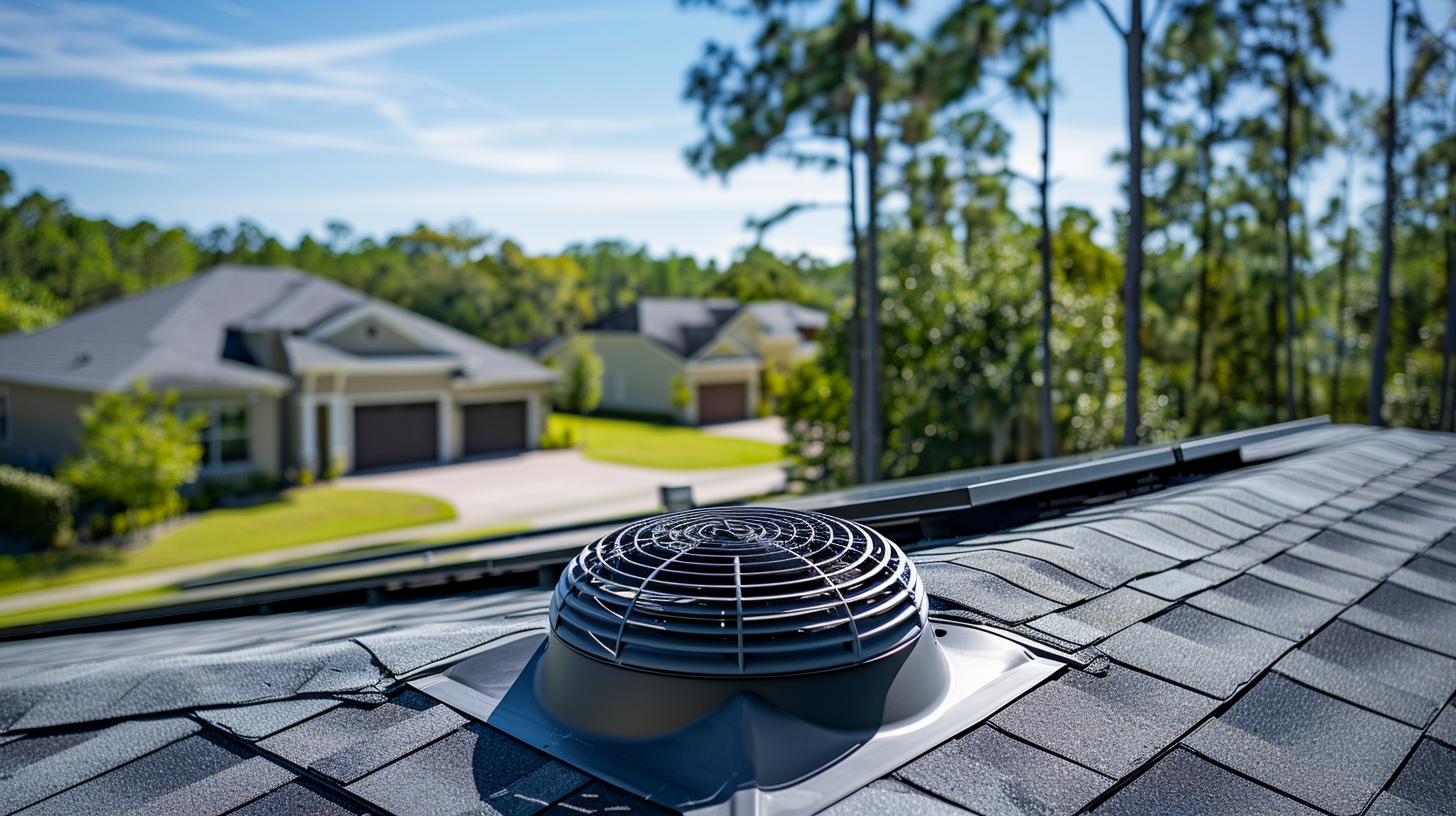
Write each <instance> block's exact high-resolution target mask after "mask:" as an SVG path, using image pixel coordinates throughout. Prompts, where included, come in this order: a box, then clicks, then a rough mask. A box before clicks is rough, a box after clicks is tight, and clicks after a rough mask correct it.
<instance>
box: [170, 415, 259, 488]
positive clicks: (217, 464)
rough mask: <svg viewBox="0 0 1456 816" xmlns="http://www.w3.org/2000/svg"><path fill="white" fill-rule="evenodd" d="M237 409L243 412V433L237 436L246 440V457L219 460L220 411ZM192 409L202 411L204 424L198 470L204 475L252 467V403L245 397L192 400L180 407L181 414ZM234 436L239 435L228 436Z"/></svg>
mask: <svg viewBox="0 0 1456 816" xmlns="http://www.w3.org/2000/svg"><path fill="white" fill-rule="evenodd" d="M233 408H241V409H242V410H243V412H244V414H245V415H246V417H247V419H246V424H247V432H246V433H245V434H244V435H243V436H242V437H240V438H241V439H243V440H245V441H246V442H247V443H248V458H247V459H244V460H242V461H240V462H224V461H222V443H223V442H224V441H226V440H224V438H223V430H222V421H221V417H222V412H223V411H224V410H228V409H233ZM193 411H206V412H207V415H208V425H207V427H206V428H204V429H203V430H202V438H201V439H200V440H199V441H200V443H201V444H202V446H203V447H204V448H205V451H204V452H203V455H202V472H203V473H205V474H217V473H247V472H249V471H251V470H253V469H254V468H253V406H252V405H250V404H249V403H248V402H247V401H246V400H222V401H216V402H193V403H188V404H187V405H185V406H183V413H184V414H191V413H192V412H193ZM231 438H232V439H237V438H239V437H231Z"/></svg>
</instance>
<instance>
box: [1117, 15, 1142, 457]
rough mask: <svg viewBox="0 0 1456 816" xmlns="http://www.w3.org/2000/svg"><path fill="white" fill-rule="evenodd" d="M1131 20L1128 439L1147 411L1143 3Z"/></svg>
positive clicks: (1125, 299) (1133, 438)
mask: <svg viewBox="0 0 1456 816" xmlns="http://www.w3.org/2000/svg"><path fill="white" fill-rule="evenodd" d="M1129 6H1130V8H1131V12H1132V13H1131V14H1130V15H1129V18H1128V21H1127V207H1128V212H1127V260H1126V276H1125V277H1124V278H1123V281H1122V311H1123V318H1122V322H1123V327H1122V334H1123V337H1122V343H1123V358H1124V360H1123V366H1124V371H1123V378H1124V383H1125V385H1124V388H1123V391H1124V393H1123V396H1124V398H1125V399H1126V405H1125V410H1124V412H1123V427H1122V443H1123V444H1124V445H1136V444H1137V443H1138V436H1139V434H1138V425H1139V423H1140V422H1141V420H1142V412H1141V410H1140V408H1139V406H1140V402H1139V400H1138V370H1139V368H1140V367H1141V366H1142V359H1143V340H1142V325H1143V3H1142V0H1130V2H1129Z"/></svg>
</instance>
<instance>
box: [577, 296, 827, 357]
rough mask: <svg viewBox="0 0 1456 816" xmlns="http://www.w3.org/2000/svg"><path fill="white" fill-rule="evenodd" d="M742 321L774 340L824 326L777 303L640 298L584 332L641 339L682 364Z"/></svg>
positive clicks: (814, 314)
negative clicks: (746, 317) (672, 354)
mask: <svg viewBox="0 0 1456 816" xmlns="http://www.w3.org/2000/svg"><path fill="white" fill-rule="evenodd" d="M741 315H752V316H753V317H754V319H755V320H756V321H757V322H758V324H759V325H760V326H762V327H763V330H764V331H765V332H766V333H767V334H770V335H773V336H789V335H798V334H799V328H800V326H808V327H812V328H816V329H818V328H823V327H824V326H825V325H827V324H828V322H829V316H828V315H827V314H825V313H824V312H822V311H820V310H818V309H810V308H809V307H807V306H800V305H799V304H797V303H790V302H788V301H782V300H772V301H756V302H753V303H746V304H745V303H739V302H738V301H737V300H734V299H732V298H658V297H644V298H638V300H637V302H636V303H634V304H632V305H631V306H628V307H626V308H625V309H622V310H620V311H618V312H615V313H613V314H611V315H608V316H607V317H604V318H602V319H600V320H598V321H596V322H595V323H591V324H589V325H587V326H586V327H585V330H586V331H610V332H632V333H636V334H640V335H642V336H643V337H646V338H648V339H650V340H653V341H654V342H656V343H658V344H659V345H661V346H663V347H665V348H667V349H670V350H671V351H673V352H676V353H677V354H678V355H679V356H682V357H684V358H687V357H692V356H693V355H695V354H697V353H698V352H700V351H702V350H703V349H704V348H706V347H707V346H708V345H709V344H711V343H712V342H713V340H714V339H715V338H717V337H718V336H719V334H721V333H722V331H723V330H724V329H725V327H727V326H728V325H729V324H730V323H731V322H732V321H733V320H734V319H735V318H737V317H739V316H741Z"/></svg>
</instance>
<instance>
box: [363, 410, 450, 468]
mask: <svg viewBox="0 0 1456 816" xmlns="http://www.w3.org/2000/svg"><path fill="white" fill-rule="evenodd" d="M439 430H440V412H439V407H438V405H437V404H436V403H433V402H417V403H413V404H410V405H359V406H356V407H355V408H354V469H355V470H369V469H370V468H381V467H392V466H394V465H413V464H418V463H420V462H435V461H438V460H439V456H438V455H437V452H438V450H439V448H438V445H439V440H440V437H439Z"/></svg>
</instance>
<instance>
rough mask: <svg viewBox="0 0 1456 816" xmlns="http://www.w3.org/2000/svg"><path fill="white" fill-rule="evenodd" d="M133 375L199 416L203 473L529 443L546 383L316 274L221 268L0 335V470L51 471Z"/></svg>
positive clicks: (352, 465) (526, 365) (477, 343)
mask: <svg viewBox="0 0 1456 816" xmlns="http://www.w3.org/2000/svg"><path fill="white" fill-rule="evenodd" d="M138 378H142V379H145V380H147V381H148V382H149V383H150V384H151V386H152V387H153V388H156V389H176V390H177V391H178V392H179V393H180V395H181V405H182V406H183V407H184V408H187V409H195V410H202V411H206V412H207V413H208V414H209V415H210V417H211V423H210V425H209V426H208V428H207V430H206V431H205V432H204V435H203V443H204V447H205V454H204V462H203V475H204V476H220V475H226V474H246V473H251V472H255V471H259V472H263V473H268V474H280V473H283V472H285V471H286V470H287V469H288V468H299V469H306V470H309V471H312V472H314V473H319V472H321V471H323V470H333V471H335V472H339V473H346V472H349V471H355V470H368V469H371V468H381V467H390V466H396V465H407V464H415V463H422V462H451V461H455V460H457V459H461V458H465V457H469V456H476V455H480V454H488V453H497V452H502V451H510V450H520V449H526V448H533V447H535V446H536V443H537V439H538V438H539V436H540V433H541V427H542V422H543V419H544V412H545V411H546V407H545V402H546V396H547V392H548V390H549V388H550V387H551V384H552V382H553V381H554V378H555V375H554V374H552V373H551V372H550V371H549V370H548V369H546V368H544V367H543V366H541V365H539V364H537V363H536V362H534V361H532V360H531V359H529V358H527V357H525V356H522V355H519V354H516V353H513V352H509V351H505V350H503V349H500V348H498V347H496V346H493V345H491V344H489V343H486V342H483V341H481V340H479V339H477V338H475V337H472V336H470V335H467V334H464V333H462V332H459V331H456V330H454V329H452V328H449V327H447V326H444V325H442V324H440V323H437V322H435V321H433V320H430V319H428V318H425V317H422V316H420V315H417V314H415V313H413V312H410V311H407V310H405V309H401V308H398V307H396V306H392V305H390V304H387V303H384V302H382V301H379V300H376V299H374V298H371V297H369V296H367V295H365V294H364V293H362V292H359V291H356V290H354V289H350V288H348V287H346V286H342V285H340V284H337V283H334V282H332V281H329V280H325V279H323V278H319V277H315V276H313V275H309V274H307V273H304V272H300V271H298V270H293V269H282V268H273V267H249V266H219V267H216V268H213V269H211V270H208V271H205V272H202V273H199V274H197V275H195V276H193V277H192V278H189V279H188V280H186V281H183V282H181V283H177V284H174V285H172V286H168V287H165V288H162V289H157V290H154V291H151V292H147V293H145V294H141V295H137V296H134V297H129V298H125V299H121V300H117V301H113V302H111V303H106V304H103V305H101V306H97V307H95V308H92V309H88V310H86V311H84V312H81V313H79V314H76V315H73V316H72V317H70V318H68V319H67V320H64V321H62V322H61V323H59V324H57V325H55V326H52V327H50V328H48V329H44V330H42V331H38V332H35V333H33V334H21V333H14V334H9V335H5V336H3V337H0V461H8V462H12V463H16V464H22V465H29V466H44V465H47V464H53V463H55V462H57V461H58V460H59V459H61V458H62V457H63V456H65V455H66V454H67V453H69V452H70V451H71V450H72V449H73V448H74V447H75V445H76V439H75V436H76V432H77V431H78V430H79V427H80V421H79V418H78V417H77V413H76V412H77V409H78V408H80V407H81V406H83V405H86V404H88V403H90V402H91V400H92V398H93V395H94V394H95V393H97V392H102V391H117V390H124V389H126V388H128V387H129V386H130V385H131V383H132V382H134V381H135V380H137V379H138Z"/></svg>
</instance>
